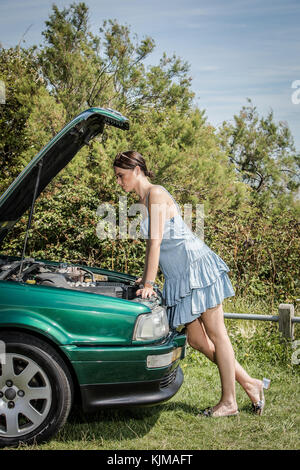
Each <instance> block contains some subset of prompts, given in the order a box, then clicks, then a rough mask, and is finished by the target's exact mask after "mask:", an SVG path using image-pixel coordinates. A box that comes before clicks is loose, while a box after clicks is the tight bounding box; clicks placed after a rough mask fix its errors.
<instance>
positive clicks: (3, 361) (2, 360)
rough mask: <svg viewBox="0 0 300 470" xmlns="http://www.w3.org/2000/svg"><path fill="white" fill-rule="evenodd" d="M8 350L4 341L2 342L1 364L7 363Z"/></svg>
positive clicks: (0, 349) (0, 345) (0, 342)
mask: <svg viewBox="0 0 300 470" xmlns="http://www.w3.org/2000/svg"><path fill="white" fill-rule="evenodd" d="M5 358H6V349H5V343H4V341H1V340H0V364H5V363H6V359H5Z"/></svg>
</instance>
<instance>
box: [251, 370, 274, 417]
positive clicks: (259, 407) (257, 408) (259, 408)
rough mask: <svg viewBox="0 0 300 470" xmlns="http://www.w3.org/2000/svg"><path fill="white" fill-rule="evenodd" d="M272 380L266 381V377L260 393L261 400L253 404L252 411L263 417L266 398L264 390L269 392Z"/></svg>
mask: <svg viewBox="0 0 300 470" xmlns="http://www.w3.org/2000/svg"><path fill="white" fill-rule="evenodd" d="M270 383H271V380H270V379H266V378H265V377H264V378H263V380H262V388H261V390H260V392H259V395H260V399H259V400H258V401H256V402H254V403H252V411H253V413H254V414H256V415H259V416H261V415H262V414H263V411H264V407H265V403H266V402H265V396H264V390H268V388H270Z"/></svg>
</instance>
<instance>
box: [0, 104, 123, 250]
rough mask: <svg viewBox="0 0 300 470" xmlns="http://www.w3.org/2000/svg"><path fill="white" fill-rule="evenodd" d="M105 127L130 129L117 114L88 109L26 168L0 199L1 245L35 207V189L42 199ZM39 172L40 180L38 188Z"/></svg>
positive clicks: (115, 112) (109, 111) (66, 127)
mask: <svg viewBox="0 0 300 470" xmlns="http://www.w3.org/2000/svg"><path fill="white" fill-rule="evenodd" d="M105 124H108V125H112V126H115V127H119V128H120V129H123V130H127V129H129V123H128V120H127V119H126V118H125V117H124V116H122V115H121V114H120V113H118V112H117V111H114V110H111V109H105V108H91V109H88V110H87V111H84V112H83V113H81V114H79V115H78V116H77V117H76V118H74V119H73V120H72V121H71V122H70V123H69V124H67V125H66V126H65V127H64V128H63V129H62V130H61V131H60V132H59V133H58V134H57V135H56V136H55V137H54V138H53V139H52V140H51V141H50V142H49V143H48V144H47V145H46V146H45V147H44V148H43V149H42V150H41V151H40V152H39V153H38V154H37V155H36V156H35V157H34V158H33V159H32V160H31V162H30V163H29V164H28V165H27V166H26V168H24V170H23V171H22V173H20V175H19V176H18V177H17V178H16V179H15V181H14V182H13V183H12V184H11V185H10V186H9V188H8V189H7V190H6V191H5V193H3V194H2V196H1V197H0V244H1V242H2V240H3V239H4V237H5V236H6V235H7V233H8V232H9V230H10V229H11V228H12V227H13V226H14V225H15V223H16V222H17V221H18V220H19V219H20V217H21V216H22V215H23V214H24V213H25V212H26V211H27V210H28V209H29V207H30V206H31V204H32V201H33V196H34V192H35V189H36V197H38V196H39V194H40V193H41V192H42V191H43V189H45V187H46V186H47V185H48V184H49V183H50V181H51V180H52V179H53V178H54V177H55V176H56V175H57V174H58V173H59V172H60V171H61V170H62V169H63V168H64V167H65V166H66V165H67V164H68V163H69V162H70V161H71V160H72V158H73V157H74V156H75V155H76V154H77V152H78V151H79V150H80V149H81V147H83V145H85V144H88V143H89V141H90V140H91V139H93V138H94V137H95V136H96V135H98V134H101V133H102V132H103V129H104V125H105ZM38 171H40V176H39V184H38V187H37V188H36V182H37V176H38Z"/></svg>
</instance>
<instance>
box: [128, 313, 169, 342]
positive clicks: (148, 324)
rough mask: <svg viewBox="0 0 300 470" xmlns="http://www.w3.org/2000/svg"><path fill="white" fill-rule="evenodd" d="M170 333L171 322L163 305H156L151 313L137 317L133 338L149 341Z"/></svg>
mask: <svg viewBox="0 0 300 470" xmlns="http://www.w3.org/2000/svg"><path fill="white" fill-rule="evenodd" d="M168 333H169V322H168V319H167V314H166V311H165V309H164V308H163V307H155V308H154V309H153V310H152V312H151V313H146V314H145V315H140V316H139V317H138V318H137V321H136V325H135V329H134V333H133V340H134V341H149V340H152V339H153V340H155V339H159V338H162V337H163V336H166V335H167V334H168Z"/></svg>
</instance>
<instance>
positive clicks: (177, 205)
mask: <svg viewBox="0 0 300 470" xmlns="http://www.w3.org/2000/svg"><path fill="white" fill-rule="evenodd" d="M158 186H159V187H160V188H162V189H164V190H165V191H166V192H167V193H168V194H169V196H170V197H171V198H172V199H173V202H174V203H175V205H176V207H177V209H178V211H179V213H180V212H181V209H180V207H179V204H178V203H177V202H176V201H175V199H174V197H173V196H172V194H171V193H169V191H168V190H167V189H166V188H165V187H164V186H161V185H160V184H158Z"/></svg>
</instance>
